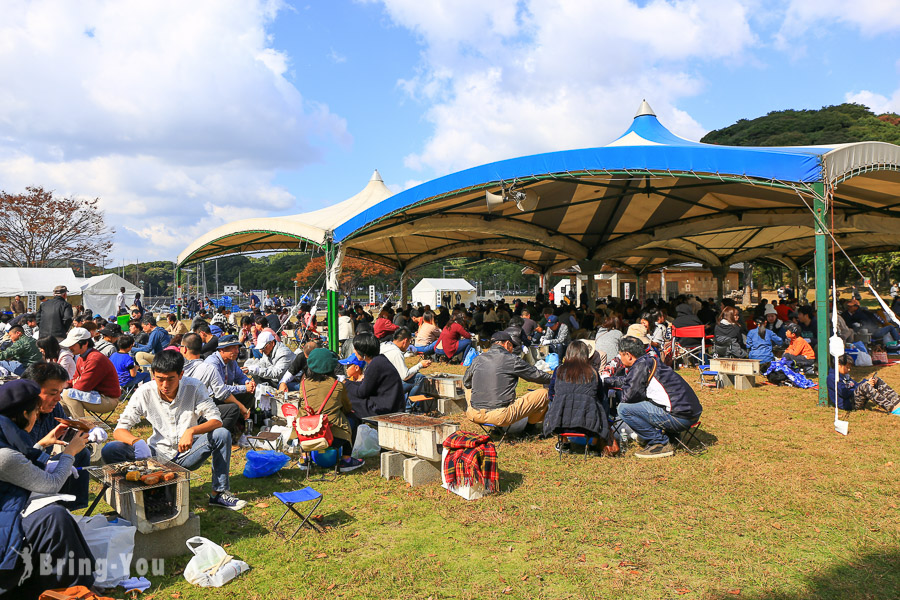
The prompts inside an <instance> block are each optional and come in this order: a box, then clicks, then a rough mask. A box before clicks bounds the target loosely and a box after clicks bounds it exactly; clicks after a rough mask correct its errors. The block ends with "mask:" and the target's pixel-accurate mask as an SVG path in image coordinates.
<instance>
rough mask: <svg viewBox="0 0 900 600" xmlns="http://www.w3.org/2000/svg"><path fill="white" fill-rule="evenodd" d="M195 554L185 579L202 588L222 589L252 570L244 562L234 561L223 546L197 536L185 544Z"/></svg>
mask: <svg viewBox="0 0 900 600" xmlns="http://www.w3.org/2000/svg"><path fill="white" fill-rule="evenodd" d="M185 543H186V544H187V547H188V549H189V550H190V551H191V552H193V553H194V558H192V559H191V560H190V561H189V562H188V564H187V566H186V567H185V568H184V578H185V579H187V580H188V582H189V583H193V584H194V585H199V586H200V587H222V586H223V585H225V584H226V583H228V582H229V581H231V580H232V579H234V578H235V577H237V576H238V575H240V574H241V573H244V572H245V571H249V570H250V565H248V564H247V563H245V562H244V561H242V560H234V559H233V558H232V557H231V556H229V554H228V553H227V552H225V549H224V548H222V546H220V545H218V544H216V543H214V542H211V541H210V540H208V539H206V538H205V537H200V536H199V535H198V536H195V537H192V538H190V539H189V540H187V542H185Z"/></svg>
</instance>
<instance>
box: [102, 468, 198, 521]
mask: <svg viewBox="0 0 900 600" xmlns="http://www.w3.org/2000/svg"><path fill="white" fill-rule="evenodd" d="M129 472H137V473H140V475H142V476H145V475H150V476H152V475H156V474H158V475H160V476H161V477H160V479H159V481H157V482H150V481H146V480H145V481H141V480H138V481H130V480H128V479H126V475H127V474H128V473H129ZM168 474H171V475H174V477H170V479H169V480H165V479H164V478H163V477H162V476H168ZM91 475H92V476H93V477H95V478H96V479H98V480H99V481H100V482H101V483H102V484H103V486H104V488H105V489H106V501H107V503H108V504H109V505H110V506H111V507H112V508H113V510H115V511H116V512H117V513H118V514H119V515H120V516H121V517H123V518H124V519H126V520H128V521H130V522H132V523H134V524H135V525H136V526H137V529H138V531H140V532H141V533H151V532H153V531H159V530H162V529H169V528H171V527H178V526H179V525H183V524H184V523H185V522H187V520H188V517H189V516H190V511H189V506H188V504H189V502H188V500H189V492H190V481H191V472H190V471H188V470H187V469H185V468H184V467H182V466H179V465H177V464H175V463H173V462H169V461H167V460H164V459H162V458H148V459H144V460H136V461H133V462H123V463H115V464H111V465H105V466H102V467H98V468H96V469H92V470H91Z"/></svg>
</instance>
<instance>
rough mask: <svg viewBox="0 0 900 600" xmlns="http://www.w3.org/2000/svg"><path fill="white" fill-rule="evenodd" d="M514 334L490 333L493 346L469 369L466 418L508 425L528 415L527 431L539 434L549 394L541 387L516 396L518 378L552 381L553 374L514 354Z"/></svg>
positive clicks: (547, 382)
mask: <svg viewBox="0 0 900 600" xmlns="http://www.w3.org/2000/svg"><path fill="white" fill-rule="evenodd" d="M512 351H513V341H512V337H510V335H509V334H508V333H506V332H505V331H498V332H497V333H495V334H494V335H492V336H491V347H490V348H489V349H488V350H487V351H486V352H484V353H482V354H479V355H478V356H476V357H475V360H473V361H472V364H471V365H469V367H468V368H467V369H466V373H465V375H464V376H463V385H464V386H465V388H466V389H467V390H471V395H470V398H469V408H468V410H466V417H468V418H469V420H470V421H472V422H474V423H492V424H494V425H498V426H500V427H508V426H509V425H512V424H513V423H515V422H516V421H519V420H521V419H524V418H527V419H528V426H527V427H526V431H525V433H526V434H539V433H540V432H541V427H540V423H541V422H542V421H543V420H544V415H545V414H546V412H547V407H548V405H549V402H550V395H549V392H548V391H547V389H546V388H541V389H538V390H534V391H531V392H528V393H526V394H525V395H523V396H519V397H516V386H517V385H518V383H519V379H520V378H521V379H524V380H525V381H530V382H532V383H540V384H545V383H546V384H549V383H550V380H551V375H550V373H545V372H543V371H540V370H538V369H536V368H535V367H533V366H532V365H529V364H528V363H527V362H525V361H524V360H523V359H522V358H521V357H519V356H516V355H515V354H513V352H512Z"/></svg>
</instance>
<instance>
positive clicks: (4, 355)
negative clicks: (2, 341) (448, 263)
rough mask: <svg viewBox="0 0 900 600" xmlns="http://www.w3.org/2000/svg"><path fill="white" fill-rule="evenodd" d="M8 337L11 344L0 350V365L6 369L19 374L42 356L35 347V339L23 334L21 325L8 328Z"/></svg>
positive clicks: (23, 330) (23, 329)
mask: <svg viewBox="0 0 900 600" xmlns="http://www.w3.org/2000/svg"><path fill="white" fill-rule="evenodd" d="M9 339H10V340H12V345H10V346H9V347H8V348H7V349H6V350H3V351H2V352H0V366H2V367H5V368H6V369H7V370H8V371H10V372H12V373H14V374H16V375H21V374H22V373H24V372H25V369H27V368H28V367H30V366H31V365H33V364H34V363H36V362H38V361H39V360H41V359H42V358H43V356H42V355H41V351H40V350H39V349H38V347H37V340H35V339H34V338H33V337H31V336H28V335H25V328H23V327H22V326H21V325H15V326H13V327H11V328H10V329H9Z"/></svg>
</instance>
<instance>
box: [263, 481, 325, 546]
mask: <svg viewBox="0 0 900 600" xmlns="http://www.w3.org/2000/svg"><path fill="white" fill-rule="evenodd" d="M272 495H273V496H275V498H277V499H278V501H279V502H281V503H282V504H284V505H285V506H286V507H287V508H286V509H285V511H284V514H282V515H281V517H279V518H278V520H277V521H276V522H275V525H274V526H273V527H272V531H274V532H275V533H276V534H277V535H281V533H279V532H278V524H279V523H281V520H282V519H284V518H285V517H286V516H287V514H288V512H292V513H294V514H295V515H297V516H298V517H300V518H301V519H302V521H301V522H300V526H299V527H297V529H296V531H294V535H292V536H291V537H289V538H286V539H289V540H292V539H294V536H295V535H297V533H299V531H300V529H302V528H303V526H304V525H306V524H309V526H310V527H312V528H313V529H315V530H316V531H318V532H319V533H322V528H321V527H319V526H318V525H317V524H316V523H313V522H312V521H310V520H309V519H310V517H312V514H313V513H314V512H315V510H316V509H317V508H319V504H321V503H322V500H324V499H325V496H324V495H323V494H321V493H320V492H317V491H316V490H314V489H312V488H311V487H309V486H307V487H305V488H303V489H302V490H296V491H293V492H275V493H274V494H272ZM312 500H315V501H316V503H315V504H314V505H313V507H312V508H311V509H310V510H309V512H307V513H306V515H303V514H301V513H299V512H297V509H296V508H294V505H295V504H300V503H302V502H310V501H312ZM282 537H284V536H283V535H282Z"/></svg>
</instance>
